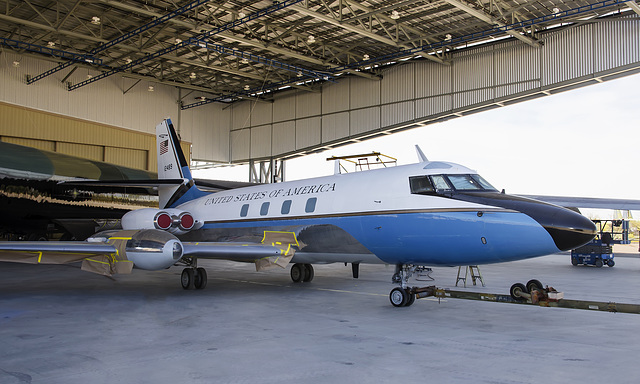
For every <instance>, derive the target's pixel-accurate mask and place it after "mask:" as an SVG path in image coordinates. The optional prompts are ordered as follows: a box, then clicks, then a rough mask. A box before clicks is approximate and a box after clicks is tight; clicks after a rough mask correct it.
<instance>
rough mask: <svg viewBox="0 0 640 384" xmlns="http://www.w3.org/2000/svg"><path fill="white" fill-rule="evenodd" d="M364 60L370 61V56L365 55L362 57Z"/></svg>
mask: <svg viewBox="0 0 640 384" xmlns="http://www.w3.org/2000/svg"><path fill="white" fill-rule="evenodd" d="M362 60H365V61H366V60H369V55H367V54H366V53H365V54H364V56H362Z"/></svg>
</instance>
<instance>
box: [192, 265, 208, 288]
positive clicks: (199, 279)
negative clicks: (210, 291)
mask: <svg viewBox="0 0 640 384" xmlns="http://www.w3.org/2000/svg"><path fill="white" fill-rule="evenodd" d="M193 286H194V287H195V288H196V289H205V288H206V286H207V270H206V269H204V268H196V270H195V273H194V281H193Z"/></svg>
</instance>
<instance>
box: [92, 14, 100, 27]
mask: <svg viewBox="0 0 640 384" xmlns="http://www.w3.org/2000/svg"><path fill="white" fill-rule="evenodd" d="M91 24H93V25H100V18H99V17H98V16H93V17H92V18H91Z"/></svg>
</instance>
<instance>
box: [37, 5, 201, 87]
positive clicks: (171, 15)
mask: <svg viewBox="0 0 640 384" xmlns="http://www.w3.org/2000/svg"><path fill="white" fill-rule="evenodd" d="M208 1H210V0H196V1H194V2H192V3H190V4H187V5H185V6H183V7H180V8H178V9H176V10H175V11H172V12H169V13H167V14H166V15H164V16H162V17H160V18H157V19H154V20H152V21H151V22H149V23H147V24H144V25H142V26H140V27H138V28H136V29H134V30H133V31H131V32H129V33H125V34H124V35H122V36H120V37H118V38H115V39H113V40H111V41H108V42H106V43H104V44H101V45H99V46H98V47H97V48H94V49H92V50H91V51H89V54H90V55H95V54H96V53H98V52H102V51H104V50H106V49H109V48H111V47H113V46H114V45H118V44H120V43H122V42H124V41H126V40H129V39H130V38H132V37H134V36H136V35H139V34H141V33H142V32H144V31H147V30H149V29H151V28H153V27H156V26H158V25H160V24H162V23H165V22H166V21H168V20H171V19H173V18H174V17H176V16H179V15H181V14H183V13H185V12H187V11H189V10H191V9H193V8H195V7H198V6H200V5H202V4H204V3H206V2H208ZM76 5H77V3H76ZM74 8H75V7H74ZM70 14H71V13H69V14H68V15H67V17H69V15H70ZM67 17H65V18H64V20H66V19H67ZM60 25H61V23H60V24H58V27H59V26H60ZM72 64H73V62H72V61H70V62H67V63H63V64H60V65H58V66H57V67H55V68H52V69H50V70H48V71H46V72H43V73H41V74H39V75H37V76H34V77H31V78H29V80H27V84H29V85H30V84H33V83H35V82H36V81H38V80H41V79H44V78H45V77H47V76H49V75H53V74H54V73H56V72H58V71H60V70H63V69H65V68H67V67H68V66H70V65H72Z"/></svg>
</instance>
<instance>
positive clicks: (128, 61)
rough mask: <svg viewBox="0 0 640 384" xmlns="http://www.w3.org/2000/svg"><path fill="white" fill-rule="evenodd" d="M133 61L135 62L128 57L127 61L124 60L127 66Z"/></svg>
mask: <svg viewBox="0 0 640 384" xmlns="http://www.w3.org/2000/svg"><path fill="white" fill-rule="evenodd" d="M132 61H133V60H131V59H130V58H128V57H127V58H126V59H124V62H125V64H131V62H132Z"/></svg>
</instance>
